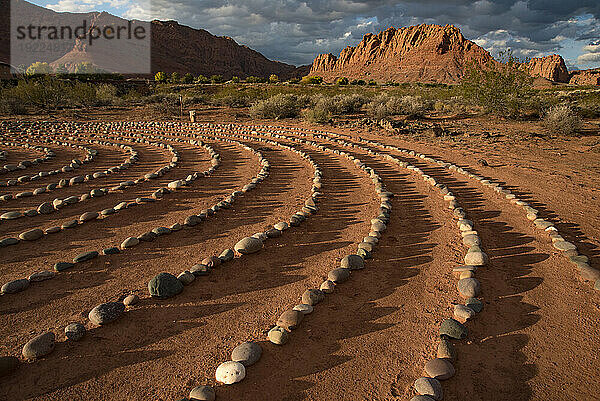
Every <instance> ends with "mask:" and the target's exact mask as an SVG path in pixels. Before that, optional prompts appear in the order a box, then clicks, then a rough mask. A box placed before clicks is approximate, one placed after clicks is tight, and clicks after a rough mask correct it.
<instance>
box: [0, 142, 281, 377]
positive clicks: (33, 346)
mask: <svg viewBox="0 0 600 401" xmlns="http://www.w3.org/2000/svg"><path fill="white" fill-rule="evenodd" d="M209 139H214V140H221V141H225V142H229V143H235V144H238V145H240V146H241V147H243V148H244V149H246V150H248V151H250V152H251V153H253V154H254V155H256V156H257V157H258V159H259V162H260V164H261V166H262V167H261V170H260V171H259V173H258V174H257V175H256V176H255V177H253V178H252V180H251V181H250V182H249V183H248V184H246V185H245V186H243V187H242V188H240V189H238V190H235V191H233V192H232V193H231V194H230V195H229V196H228V197H226V198H224V199H223V200H221V201H219V202H218V203H216V204H215V205H213V207H211V208H210V209H204V210H202V211H201V212H200V213H199V214H193V215H190V216H189V217H188V218H186V219H185V222H184V223H183V224H179V223H176V224H174V225H173V226H171V227H170V228H168V229H165V228H163V227H158V228H157V229H155V230H152V233H153V234H154V236H152V237H151V238H152V239H153V238H155V237H156V236H160V235H168V234H170V233H173V232H176V231H180V230H181V229H183V228H184V226H188V227H191V226H195V225H197V224H198V223H199V222H201V221H202V220H204V219H206V218H208V216H211V215H213V214H214V213H216V212H217V211H218V210H220V209H221V208H229V207H230V206H231V204H232V203H233V202H234V201H235V199H236V198H238V197H240V196H243V194H245V193H246V192H248V191H250V190H252V189H254V188H256V186H257V185H258V184H259V183H261V182H262V181H263V180H264V179H266V178H267V177H268V175H269V166H270V165H269V162H268V161H267V160H266V159H265V158H264V157H263V156H262V154H261V153H260V152H259V151H257V150H254V149H252V148H251V147H249V146H247V145H244V144H243V143H241V142H238V141H234V140H228V139H224V140H223V139H217V138H209ZM217 159H219V158H218V157H217ZM211 168H213V169H214V166H213V167H211ZM145 234H146V233H145ZM145 234H142V236H143V235H145ZM131 238H133V237H131ZM137 238H138V239H139V237H137ZM146 240H151V239H150V238H148V239H146ZM259 241H260V240H259ZM126 242H127V240H126V241H124V243H123V244H122V246H121V250H120V249H119V248H117V247H114V248H110V249H113V250H115V253H116V252H121V251H122V250H126V249H128V248H131V247H132V246H135V245H132V246H130V245H129V244H126ZM240 242H241V241H240ZM260 242H261V244H262V241H260ZM244 246H252V245H251V244H245V245H244ZM261 247H262V246H261ZM237 248H238V252H240V253H241V251H243V252H246V248H242V247H241V244H240V245H239V246H238V247H237ZM259 249H260V248H259ZM248 250H251V249H248ZM228 251H230V252H223V254H222V255H221V256H220V257H219V260H220V262H222V261H226V260H231V258H232V257H233V252H232V251H231V250H228ZM111 253H112V252H109V253H108V254H111ZM98 255H99V253H98V252H97V251H92V252H87V253H84V254H81V255H79V256H78V257H76V258H75V259H74V262H78V263H79V262H83V261H86V260H90V259H93V258H95V257H97V256H98ZM220 262H216V261H215V260H214V259H213V258H210V261H207V263H210V267H214V266H215V263H220ZM205 267H206V271H203V269H193V272H192V273H191V274H192V276H193V277H196V276H200V275H205V274H207V273H208V266H206V265H205ZM184 273H185V272H184ZM173 279H174V280H173ZM190 280H193V278H191V277H190V276H189V274H183V275H180V277H179V278H176V277H174V276H172V275H170V274H166V273H163V274H162V275H158V276H157V277H155V278H154V279H152V280H151V281H150V283H149V284H148V287H149V290H150V292H151V294H152V295H153V296H156V297H158V298H167V297H168V296H165V292H164V291H166V294H170V293H171V291H174V292H173V294H172V295H176V294H177V293H179V292H181V290H182V289H183V285H184V283H185V284H189V282H191V281H190ZM153 283H154V284H153ZM154 291H158V292H157V293H153V292H154ZM172 295H171V296H172ZM138 302H139V298H138V297H137V296H136V295H130V296H128V297H126V298H125V299H124V300H123V302H107V303H103V304H100V305H98V306H96V307H95V308H93V309H92V310H91V311H90V312H89V314H88V319H89V320H90V322H92V323H93V324H96V325H104V324H108V323H110V322H113V321H115V320H116V319H118V318H119V317H120V316H121V315H122V314H123V313H124V311H125V309H126V306H131V305H134V304H136V303H138ZM65 334H66V336H67V339H68V340H73V341H77V340H79V339H81V338H82V337H83V336H84V334H85V326H84V325H83V324H82V323H70V324H69V325H67V326H66V327H65ZM55 344H56V335H55V333H54V332H52V331H46V332H44V333H43V334H40V335H38V336H36V337H34V338H32V339H31V340H30V341H28V342H27V343H26V344H25V345H24V346H23V349H22V355H23V357H24V358H25V359H28V360H34V359H37V358H41V357H43V356H45V355H48V354H49V353H51V352H52V351H53V350H54V347H55ZM19 363H20V362H19V359H18V358H16V357H14V356H3V357H0V364H1V365H3V366H5V365H11V366H12V368H11V369H10V371H12V370H14V369H15V368H16V367H17V366H18V365H19Z"/></svg>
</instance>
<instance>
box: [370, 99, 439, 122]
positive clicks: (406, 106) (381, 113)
mask: <svg viewBox="0 0 600 401" xmlns="http://www.w3.org/2000/svg"><path fill="white" fill-rule="evenodd" d="M432 107H433V105H432V104H431V102H427V101H425V100H423V99H422V98H421V97H419V96H402V97H398V96H389V95H387V94H384V93H382V94H380V95H378V96H377V97H375V98H374V99H373V100H372V101H371V102H370V103H369V104H367V112H368V114H369V115H371V116H372V117H374V118H376V119H378V120H381V119H382V118H386V117H389V116H395V115H406V116H409V117H422V116H423V115H424V114H425V112H427V111H428V110H431V109H432Z"/></svg>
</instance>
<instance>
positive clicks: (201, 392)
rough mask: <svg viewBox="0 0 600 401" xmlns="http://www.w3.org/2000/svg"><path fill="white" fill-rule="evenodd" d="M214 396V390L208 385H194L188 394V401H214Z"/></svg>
mask: <svg viewBox="0 0 600 401" xmlns="http://www.w3.org/2000/svg"><path fill="white" fill-rule="evenodd" d="M215 398H216V395H215V390H214V389H213V388H212V387H210V386H198V387H194V388H193V389H192V391H190V396H189V399H190V401H214V400H215Z"/></svg>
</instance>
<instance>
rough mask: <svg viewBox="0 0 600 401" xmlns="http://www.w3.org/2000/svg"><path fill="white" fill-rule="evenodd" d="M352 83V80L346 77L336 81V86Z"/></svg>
mask: <svg viewBox="0 0 600 401" xmlns="http://www.w3.org/2000/svg"><path fill="white" fill-rule="evenodd" d="M349 83H350V80H349V79H348V78H346V77H339V78H338V79H336V80H335V84H336V85H340V86H343V85H348V84H349Z"/></svg>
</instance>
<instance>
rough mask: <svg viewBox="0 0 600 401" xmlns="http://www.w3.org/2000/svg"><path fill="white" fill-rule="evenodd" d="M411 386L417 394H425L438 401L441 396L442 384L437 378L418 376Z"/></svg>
mask: <svg viewBox="0 0 600 401" xmlns="http://www.w3.org/2000/svg"><path fill="white" fill-rule="evenodd" d="M413 387H414V388H415V390H416V391H417V393H419V395H427V396H429V397H431V398H433V399H434V400H438V401H439V400H441V399H442V398H443V394H444V393H443V391H442V384H441V383H440V382H439V380H437V379H432V378H431V377H420V378H418V379H417V380H415V383H414V384H413Z"/></svg>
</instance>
